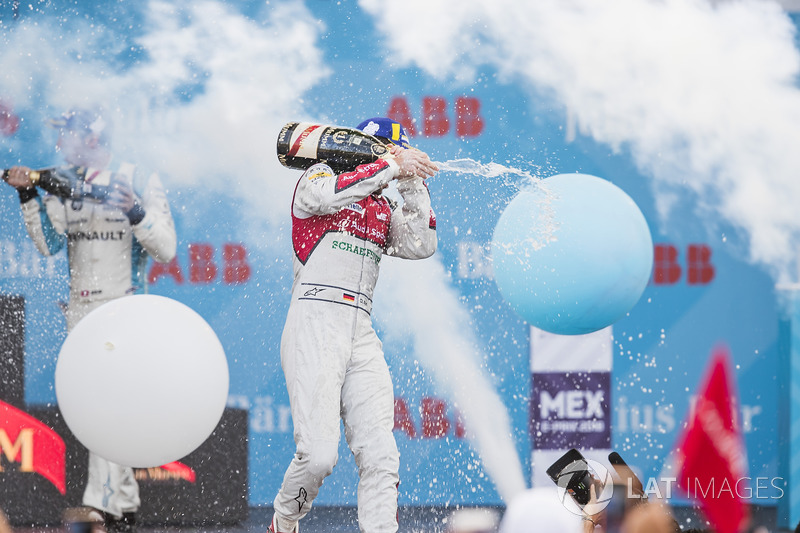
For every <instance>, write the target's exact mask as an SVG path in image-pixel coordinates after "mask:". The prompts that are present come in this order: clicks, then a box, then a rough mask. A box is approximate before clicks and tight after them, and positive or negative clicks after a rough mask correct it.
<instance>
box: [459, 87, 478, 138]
mask: <svg viewBox="0 0 800 533" xmlns="http://www.w3.org/2000/svg"><path fill="white" fill-rule="evenodd" d="M480 110H481V101H480V100H478V99H477V98H474V97H471V96H461V97H459V98H456V135H458V136H459V137H476V136H478V135H480V134H481V132H482V131H483V118H482V117H481V115H480Z"/></svg>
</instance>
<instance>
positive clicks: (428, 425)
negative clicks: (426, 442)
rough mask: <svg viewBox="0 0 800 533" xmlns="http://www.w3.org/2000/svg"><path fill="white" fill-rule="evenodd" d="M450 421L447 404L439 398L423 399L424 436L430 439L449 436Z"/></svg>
mask: <svg viewBox="0 0 800 533" xmlns="http://www.w3.org/2000/svg"><path fill="white" fill-rule="evenodd" d="M449 431H450V421H449V420H447V404H445V403H444V401H442V400H440V399H438V398H423V399H422V436H423V437H425V438H428V439H434V438H440V437H445V436H447V433H448V432H449Z"/></svg>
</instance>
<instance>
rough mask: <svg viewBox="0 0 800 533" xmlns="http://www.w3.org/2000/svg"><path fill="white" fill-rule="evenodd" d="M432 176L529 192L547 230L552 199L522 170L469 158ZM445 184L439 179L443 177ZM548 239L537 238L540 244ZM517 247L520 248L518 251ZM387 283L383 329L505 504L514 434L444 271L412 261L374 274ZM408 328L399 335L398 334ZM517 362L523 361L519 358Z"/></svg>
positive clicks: (520, 478) (443, 165) (511, 489)
mask: <svg viewBox="0 0 800 533" xmlns="http://www.w3.org/2000/svg"><path fill="white" fill-rule="evenodd" d="M435 164H436V165H437V166H438V167H439V175H441V174H443V173H454V174H457V175H459V177H461V175H473V176H475V177H476V178H477V179H487V180H492V181H493V185H497V184H500V185H503V186H507V187H508V189H510V191H509V192H511V193H512V195H513V194H514V193H525V194H534V195H536V196H537V197H540V198H541V201H540V202H537V205H538V206H540V207H541V209H537V210H536V213H532V221H533V222H534V223H536V224H537V225H538V224H539V223H540V222H541V224H542V227H543V228H546V231H545V233H547V232H548V231H550V230H551V229H552V228H553V227H554V225H553V224H552V218H553V213H552V209H551V208H550V199H551V197H552V195H551V194H550V193H549V191H547V189H546V187H544V186H542V180H541V179H540V178H538V177H536V176H535V175H533V174H531V173H530V172H527V171H524V170H520V169H517V168H510V167H507V166H504V165H501V164H498V163H493V162H490V163H480V162H478V161H475V160H472V159H455V160H449V161H444V162H439V161H436V162H435ZM445 179H446V178H445ZM548 238H549V234H548V235H542V236H541V240H542V241H543V242H545V241H547V240H548ZM522 244H523V243H520V246H522ZM381 275H384V276H388V277H389V278H390V279H391V280H392V281H391V283H389V284H388V285H385V287H391V288H386V289H383V290H384V291H385V293H387V294H388V295H389V298H390V301H391V304H390V306H389V307H390V308H391V309H392V310H393V312H395V313H398V316H400V317H402V320H394V321H389V323H388V325H386V326H385V327H387V328H395V327H396V328H398V331H397V332H396V334H398V335H411V336H412V337H413V338H414V344H415V350H416V353H417V354H418V357H419V360H420V362H421V363H422V364H423V366H424V367H425V368H426V369H427V370H428V371H429V372H431V375H432V376H433V377H434V380H435V381H436V382H437V384H438V386H439V387H440V388H441V389H442V390H445V391H448V393H449V395H450V396H451V397H452V399H453V401H454V404H455V405H456V406H457V407H458V410H459V412H460V414H461V417H462V418H463V421H464V424H465V426H466V428H467V430H468V435H469V439H470V441H471V445H472V446H473V448H474V449H475V451H477V452H478V454H479V455H480V457H481V460H482V462H483V466H484V468H485V470H486V473H487V474H488V475H489V477H490V478H491V479H492V481H493V482H494V483H495V485H496V487H497V490H498V492H499V494H500V496H501V497H502V498H503V500H504V501H505V502H506V503H509V502H510V501H511V500H512V499H513V498H514V497H515V496H516V495H518V494H520V493H521V492H523V491H524V490H525V489H526V488H527V486H528V481H527V478H528V476H527V474H526V472H525V470H524V468H523V466H522V463H521V461H520V458H519V453H518V450H517V447H516V441H515V438H514V435H515V430H514V427H513V425H512V422H511V419H510V417H509V413H508V407H507V406H506V405H505V404H504V403H503V400H502V398H501V397H500V395H499V394H498V393H497V390H496V389H495V387H494V386H493V384H492V382H491V380H490V379H489V377H488V376H487V373H486V370H485V369H484V368H483V366H482V360H483V358H484V354H483V353H482V350H481V348H480V346H481V344H482V343H481V341H480V340H479V339H478V338H477V336H476V334H475V331H474V330H473V329H472V328H470V327H466V328H465V327H464V324H469V323H470V317H469V313H468V311H467V310H466V309H465V308H464V306H463V305H462V304H461V302H460V299H459V298H460V297H459V294H458V292H457V291H456V290H455V289H454V288H453V287H452V286H451V284H450V281H449V279H448V274H447V272H446V269H445V268H444V266H443V265H442V264H441V263H440V262H436V261H421V262H416V261H412V262H410V263H406V264H404V265H403V267H402V268H400V267H396V268H395V267H394V263H389V264H387V265H385V266H383V267H382V274H381ZM409 293H412V294H427V295H435V298H432V299H428V298H409V297H408V294H409ZM406 327H407V328H409V330H408V331H407V330H405V329H403V328H406ZM523 357H524V355H523Z"/></svg>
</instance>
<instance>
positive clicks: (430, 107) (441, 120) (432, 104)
mask: <svg viewBox="0 0 800 533" xmlns="http://www.w3.org/2000/svg"><path fill="white" fill-rule="evenodd" d="M448 131H450V119H449V118H447V101H446V100H445V99H444V98H442V97H440V96H426V97H425V98H423V99H422V132H423V134H424V135H425V136H426V137H444V135H446V134H447V132H448Z"/></svg>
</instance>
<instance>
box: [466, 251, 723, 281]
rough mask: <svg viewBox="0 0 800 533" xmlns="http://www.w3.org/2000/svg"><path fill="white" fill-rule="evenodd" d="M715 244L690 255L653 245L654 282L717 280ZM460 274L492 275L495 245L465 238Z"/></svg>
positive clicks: (467, 276) (689, 252)
mask: <svg viewBox="0 0 800 533" xmlns="http://www.w3.org/2000/svg"><path fill="white" fill-rule="evenodd" d="M711 252H712V250H711V247H709V246H708V245H706V244H689V245H687V246H686V259H685V264H684V259H682V258H681V254H680V251H679V250H678V248H677V247H676V246H675V245H673V244H669V243H659V244H655V245H653V275H652V278H651V280H650V283H651V284H653V285H675V284H677V283H679V282H680V281H681V280H682V279H685V280H686V283H687V284H689V285H708V284H710V283H711V282H712V281H714V276H715V275H716V267H715V266H714V263H712V261H711V255H712V253H711ZM455 266H456V276H457V277H458V278H459V279H482V278H488V279H491V278H493V277H494V273H493V271H492V258H491V245H490V244H488V243H481V242H475V241H461V242H459V243H458V245H457V255H456V263H455Z"/></svg>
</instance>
